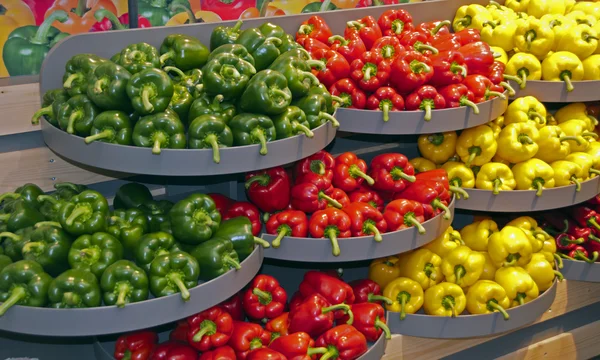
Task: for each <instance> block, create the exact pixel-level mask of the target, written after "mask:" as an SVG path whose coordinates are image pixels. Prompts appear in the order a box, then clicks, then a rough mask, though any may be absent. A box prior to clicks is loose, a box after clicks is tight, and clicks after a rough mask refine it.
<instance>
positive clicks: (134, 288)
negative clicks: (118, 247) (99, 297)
mask: <svg viewBox="0 0 600 360" xmlns="http://www.w3.org/2000/svg"><path fill="white" fill-rule="evenodd" d="M100 289H101V290H102V293H103V298H104V305H108V306H110V305H116V306H118V307H120V308H122V307H123V306H125V304H130V303H135V302H140V301H144V300H147V299H148V294H149V291H148V276H147V275H146V273H145V272H144V270H143V269H142V268H140V267H138V266H137V265H136V264H135V263H133V262H132V261H129V260H119V261H117V262H115V263H114V264H112V265H111V266H109V267H107V268H106V270H105V271H104V274H102V278H101V279H100Z"/></svg>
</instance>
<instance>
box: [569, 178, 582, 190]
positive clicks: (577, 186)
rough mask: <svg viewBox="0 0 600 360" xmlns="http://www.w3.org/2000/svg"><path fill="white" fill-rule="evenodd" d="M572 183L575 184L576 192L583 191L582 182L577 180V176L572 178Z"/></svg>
mask: <svg viewBox="0 0 600 360" xmlns="http://www.w3.org/2000/svg"><path fill="white" fill-rule="evenodd" d="M571 182H572V183H573V184H575V191H577V192H580V191H581V182H580V181H579V180H578V179H577V176H575V175H573V176H571Z"/></svg>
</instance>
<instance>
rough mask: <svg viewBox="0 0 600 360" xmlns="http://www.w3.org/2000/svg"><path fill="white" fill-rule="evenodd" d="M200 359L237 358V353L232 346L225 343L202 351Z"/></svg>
mask: <svg viewBox="0 0 600 360" xmlns="http://www.w3.org/2000/svg"><path fill="white" fill-rule="evenodd" d="M198 360H236V355H235V351H233V349H232V348H231V346H227V345H225V346H221V347H219V348H216V349H215V350H213V351H207V352H204V353H202V355H200V357H199V358H198Z"/></svg>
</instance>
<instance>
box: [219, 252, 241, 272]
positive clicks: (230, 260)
mask: <svg viewBox="0 0 600 360" xmlns="http://www.w3.org/2000/svg"><path fill="white" fill-rule="evenodd" d="M223 262H224V263H225V264H227V265H229V267H230V268H231V267H232V268H234V269H236V270H239V269H241V268H242V266H241V265H240V263H239V262H237V260H235V259H233V258H232V257H230V256H229V255H225V256H223Z"/></svg>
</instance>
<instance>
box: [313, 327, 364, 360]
mask: <svg viewBox="0 0 600 360" xmlns="http://www.w3.org/2000/svg"><path fill="white" fill-rule="evenodd" d="M315 345H316V346H318V347H323V348H327V352H326V353H325V354H324V355H323V356H322V357H321V358H322V359H323V358H326V359H329V358H331V357H332V356H334V357H335V356H337V358H338V359H340V360H352V359H357V358H358V357H360V356H361V355H362V354H364V353H366V352H367V339H366V338H365V336H364V335H363V334H362V333H361V332H359V331H358V330H357V329H356V328H354V327H353V326H350V325H348V324H344V325H338V326H336V327H334V328H332V329H330V330H328V331H326V332H325V333H324V334H323V335H321V336H319V338H318V339H317V340H316V341H315Z"/></svg>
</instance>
